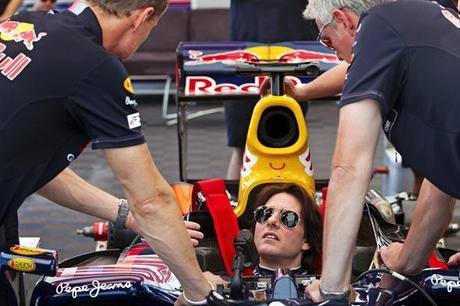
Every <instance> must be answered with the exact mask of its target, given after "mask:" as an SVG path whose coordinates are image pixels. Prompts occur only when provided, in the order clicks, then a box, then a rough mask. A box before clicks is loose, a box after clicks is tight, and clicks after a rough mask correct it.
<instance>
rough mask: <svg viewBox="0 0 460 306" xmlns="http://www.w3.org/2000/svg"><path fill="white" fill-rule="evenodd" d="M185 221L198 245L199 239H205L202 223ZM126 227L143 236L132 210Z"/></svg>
mask: <svg viewBox="0 0 460 306" xmlns="http://www.w3.org/2000/svg"><path fill="white" fill-rule="evenodd" d="M184 223H185V227H186V228H187V232H188V235H189V236H190V240H191V241H192V244H193V246H197V245H198V244H199V240H201V239H203V237H204V234H203V233H202V232H200V225H199V224H198V223H196V222H191V221H184ZM126 227H127V228H129V229H130V230H132V231H134V232H135V233H136V234H138V235H141V236H142V231H141V230H140V228H139V226H138V225H137V223H136V220H135V219H134V217H133V215H132V214H131V212H129V214H128V217H127V218H126Z"/></svg>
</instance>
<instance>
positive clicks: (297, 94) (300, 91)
mask: <svg viewBox="0 0 460 306" xmlns="http://www.w3.org/2000/svg"><path fill="white" fill-rule="evenodd" d="M348 66H349V64H347V63H346V62H341V63H340V64H338V65H336V66H335V67H333V68H331V69H329V70H328V71H326V72H324V73H323V74H321V75H320V76H319V77H317V78H316V79H314V80H313V81H311V82H309V83H307V84H300V85H297V86H294V85H293V84H292V83H291V82H290V81H289V79H288V78H287V79H286V80H285V81H284V86H285V92H286V94H287V95H289V96H291V97H292V98H294V99H295V100H296V101H308V100H313V99H318V98H324V97H331V96H334V95H337V94H339V93H341V92H342V90H343V84H344V82H345V75H346V73H347V69H348ZM269 89H270V81H269V80H268V79H267V80H265V81H264V83H263V84H262V86H261V88H260V94H261V95H266V94H267V93H268V91H269Z"/></svg>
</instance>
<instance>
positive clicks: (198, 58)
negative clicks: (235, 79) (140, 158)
mask: <svg viewBox="0 0 460 306" xmlns="http://www.w3.org/2000/svg"><path fill="white" fill-rule="evenodd" d="M189 58H190V59H191V61H187V62H185V63H184V64H185V65H203V64H213V63H222V64H225V65H236V63H238V62H258V61H259V60H260V57H259V56H258V55H257V54H255V53H252V52H248V51H245V50H235V51H228V52H221V53H213V54H203V52H202V51H197V50H190V51H189Z"/></svg>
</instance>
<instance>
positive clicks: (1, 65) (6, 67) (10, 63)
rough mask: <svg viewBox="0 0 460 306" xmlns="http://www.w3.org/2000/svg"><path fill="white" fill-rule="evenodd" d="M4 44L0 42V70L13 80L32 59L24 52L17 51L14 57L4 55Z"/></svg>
mask: <svg viewBox="0 0 460 306" xmlns="http://www.w3.org/2000/svg"><path fill="white" fill-rule="evenodd" d="M5 49H6V45H5V44H3V43H0V72H1V73H2V74H3V75H4V76H6V77H7V78H8V79H9V80H11V81H13V80H14V79H15V78H16V77H17V76H18V75H19V74H20V73H21V72H22V71H24V68H26V66H27V65H29V64H30V62H31V61H32V59H31V58H30V57H28V56H26V55H25V54H24V53H19V54H18V55H17V56H16V57H15V58H11V57H9V56H6V54H5V53H3V51H5Z"/></svg>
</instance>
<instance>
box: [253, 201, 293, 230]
mask: <svg viewBox="0 0 460 306" xmlns="http://www.w3.org/2000/svg"><path fill="white" fill-rule="evenodd" d="M274 213H278V216H279V218H280V221H281V224H283V225H284V226H285V227H286V228H288V229H293V228H294V227H296V225H297V224H298V223H299V221H300V217H299V214H298V213H296V212H295V211H292V210H287V209H275V208H271V207H266V206H259V207H257V208H256V209H255V210H254V220H255V221H256V222H257V223H260V224H264V223H265V222H267V221H268V219H270V217H271V216H273V214H274Z"/></svg>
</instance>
